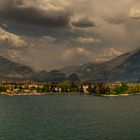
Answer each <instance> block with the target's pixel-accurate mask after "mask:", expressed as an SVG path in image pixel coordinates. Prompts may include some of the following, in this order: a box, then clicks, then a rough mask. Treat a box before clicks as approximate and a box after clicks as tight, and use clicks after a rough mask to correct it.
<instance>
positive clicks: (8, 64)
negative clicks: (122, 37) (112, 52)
mask: <svg viewBox="0 0 140 140" xmlns="http://www.w3.org/2000/svg"><path fill="white" fill-rule="evenodd" d="M75 73H76V74H77V75H78V77H77V75H76V74H75ZM69 75H70V76H69ZM139 78H140V48H138V49H135V50H133V51H130V52H128V53H126V54H123V55H121V56H118V57H116V58H114V59H112V60H110V61H106V62H102V63H87V64H84V65H80V66H69V67H65V68H63V69H61V70H53V71H51V72H46V71H41V72H38V73H36V72H34V70H33V69H31V68H30V67H28V66H25V65H22V64H19V63H15V62H12V61H10V60H8V59H6V58H3V57H0V80H31V81H41V82H47V81H52V82H60V81H64V80H69V81H78V80H79V79H80V80H94V81H96V80H101V81H137V80H139Z"/></svg>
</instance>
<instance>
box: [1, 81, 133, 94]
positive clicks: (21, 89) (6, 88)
mask: <svg viewBox="0 0 140 140" xmlns="http://www.w3.org/2000/svg"><path fill="white" fill-rule="evenodd" d="M120 85H121V83H120V82H118V83H107V86H108V87H109V88H110V89H115V88H116V87H117V86H120ZM128 85H129V86H134V84H128ZM46 87H47V90H46ZM76 87H77V89H78V90H71V87H70V86H69V87H67V88H65V91H64V90H63V88H62V87H61V86H57V84H52V83H35V82H22V83H16V82H0V93H1V94H11V95H14V94H15V95H16V94H17V95H19V94H23V95H24V94H32V95H36V94H51V93H56V94H57V93H62V92H64V93H65V92H75V93H77V92H82V93H84V94H89V93H90V90H91V88H93V87H94V84H91V83H90V84H89V83H77V84H76Z"/></svg>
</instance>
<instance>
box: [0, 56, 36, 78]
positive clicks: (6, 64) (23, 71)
mask: <svg viewBox="0 0 140 140" xmlns="http://www.w3.org/2000/svg"><path fill="white" fill-rule="evenodd" d="M34 74H35V72H34V71H33V70H32V69H31V68H30V67H28V66H25V65H22V64H19V63H15V62H12V61H10V60H8V59H6V58H4V57H2V56H0V80H29V79H32V77H33V75H34Z"/></svg>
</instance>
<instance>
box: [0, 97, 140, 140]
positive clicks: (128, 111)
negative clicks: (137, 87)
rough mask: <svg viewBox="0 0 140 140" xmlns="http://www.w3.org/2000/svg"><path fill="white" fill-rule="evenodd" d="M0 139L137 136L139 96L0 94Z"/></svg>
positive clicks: (137, 139)
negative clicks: (11, 95)
mask: <svg viewBox="0 0 140 140" xmlns="http://www.w3.org/2000/svg"><path fill="white" fill-rule="evenodd" d="M0 140H140V96H128V97H96V96H88V95H46V96H23V97H21V96H13V97H10V96H0Z"/></svg>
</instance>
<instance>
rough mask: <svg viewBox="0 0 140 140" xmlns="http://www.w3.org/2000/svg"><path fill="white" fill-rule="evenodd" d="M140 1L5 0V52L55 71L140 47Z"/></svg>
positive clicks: (1, 21)
mask: <svg viewBox="0 0 140 140" xmlns="http://www.w3.org/2000/svg"><path fill="white" fill-rule="evenodd" d="M139 37H140V1H139V0H75V1H74V0H0V55H1V56H4V57H6V58H9V59H10V60H13V61H16V62H20V63H23V64H27V65H29V66H32V67H33V68H35V69H36V70H41V69H45V70H47V71H48V70H52V69H58V68H61V67H64V66H69V65H77V64H78V65H79V64H84V63H86V62H94V61H103V60H108V59H111V58H113V57H115V56H117V55H120V54H122V53H125V52H127V51H130V50H132V49H135V48H137V47H139V46H140V45H139V44H140V38H139Z"/></svg>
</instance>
